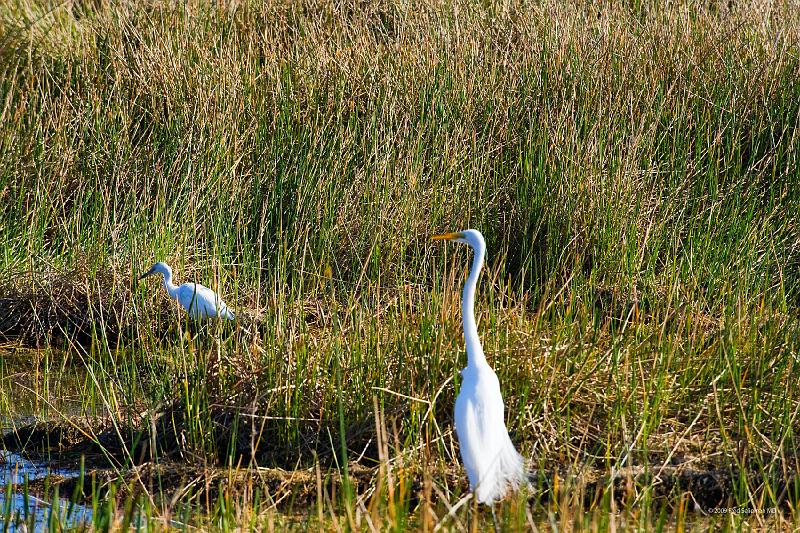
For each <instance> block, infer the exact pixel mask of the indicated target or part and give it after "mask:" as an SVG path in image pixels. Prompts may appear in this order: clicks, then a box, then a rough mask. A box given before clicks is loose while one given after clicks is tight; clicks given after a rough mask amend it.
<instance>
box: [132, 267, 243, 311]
mask: <svg viewBox="0 0 800 533" xmlns="http://www.w3.org/2000/svg"><path fill="white" fill-rule="evenodd" d="M153 274H162V275H163V276H164V288H165V289H167V292H168V293H169V296H170V298H173V299H175V300H177V301H178V303H179V304H181V307H183V308H184V309H185V310H186V312H187V313H189V316H190V317H192V318H208V317H215V316H219V317H220V318H224V319H227V320H233V319H234V318H235V315H234V314H233V311H231V310H230V309H228V306H227V305H226V304H225V302H223V301H222V298H220V297H219V296H217V293H215V292H214V291H212V290H211V289H209V288H208V287H206V286H204V285H200V284H199V283H184V284H183V285H180V286H177V285H175V284H173V283H172V269H171V268H170V267H169V265H168V264H166V263H160V262H159V263H156V264H155V265H153V267H152V268H151V269H150V270H148V271H147V272H145V273H144V274H142V275H141V276H140V277H139V279H144V278H146V277H147V276H152V275H153Z"/></svg>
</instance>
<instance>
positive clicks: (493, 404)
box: [434, 229, 527, 504]
mask: <svg viewBox="0 0 800 533" xmlns="http://www.w3.org/2000/svg"><path fill="white" fill-rule="evenodd" d="M434 239H437V240H438V239H448V240H453V241H456V242H461V243H466V244H469V245H470V247H472V249H473V251H474V254H475V255H474V257H473V259H472V269H471V270H470V273H469V277H468V278H467V281H466V283H465V284H464V292H463V294H462V301H461V312H462V316H463V322H464V341H465V344H466V347H467V367H466V368H465V369H464V370H462V371H461V377H462V381H461V390H460V391H459V393H458V397H457V398H456V407H455V426H456V434H457V435H458V443H459V447H460V449H461V460H462V461H463V462H464V467H465V468H466V470H467V476H468V477H469V484H470V488H471V489H472V491H473V492H474V494H475V496H476V497H477V499H478V501H479V502H481V503H487V504H491V503H492V502H494V501H495V500H499V499H500V498H502V497H503V496H504V495H505V494H506V492H507V491H508V489H509V488H513V489H516V488H518V487H519V485H520V484H521V483H524V482H525V481H526V479H527V475H526V471H525V461H524V459H523V458H522V456H521V455H520V454H519V453H517V450H516V449H515V448H514V444H513V443H512V442H511V438H510V437H509V436H508V430H507V429H506V424H505V416H504V415H505V413H504V411H505V409H504V406H503V396H502V394H501V393H500V382H499V381H498V379H497V374H495V373H494V370H492V367H490V366H489V363H487V362H486V358H485V357H484V355H483V347H482V346H481V341H480V339H479V338H478V328H477V326H476V324H475V289H476V287H477V285H478V277H479V276H480V273H481V269H482V268H483V257H484V254H485V252H486V243H485V242H484V240H483V235H481V233H480V232H479V231H477V230H472V229H470V230H466V231H463V232H460V233H447V234H445V235H437V236H435V237H434Z"/></svg>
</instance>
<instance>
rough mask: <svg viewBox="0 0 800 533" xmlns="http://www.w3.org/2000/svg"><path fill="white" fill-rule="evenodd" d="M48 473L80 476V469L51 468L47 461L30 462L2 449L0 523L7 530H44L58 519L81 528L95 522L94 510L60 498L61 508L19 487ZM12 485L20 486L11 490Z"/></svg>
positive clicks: (65, 526)
mask: <svg viewBox="0 0 800 533" xmlns="http://www.w3.org/2000/svg"><path fill="white" fill-rule="evenodd" d="M48 474H58V475H61V476H65V477H69V476H77V475H78V472H74V471H70V470H63V469H52V468H49V467H48V466H47V465H46V464H43V463H36V462H33V461H29V460H27V459H25V458H23V457H20V456H19V455H17V454H15V453H11V452H6V451H0V510H1V511H2V514H0V525H2V527H3V530H4V531H43V530H46V529H47V528H48V527H49V525H50V522H52V521H54V520H56V521H57V522H58V524H60V525H61V527H62V528H71V527H78V526H80V525H81V524H89V523H91V521H92V510H91V509H90V508H88V507H86V506H83V505H77V504H72V503H70V502H69V501H68V500H65V499H60V500H59V501H58V502H59V503H58V509H54V508H53V505H52V502H48V501H45V500H42V499H40V498H38V497H35V496H33V495H30V494H28V495H27V496H26V495H25V493H24V490H19V489H18V488H17V487H20V488H21V487H22V486H23V485H24V483H25V481H26V480H27V481H28V482H30V481H33V480H36V479H41V478H43V477H45V476H47V475H48ZM9 485H17V487H14V488H12V489H11V490H12V491H13V492H10V493H9V491H8V488H9Z"/></svg>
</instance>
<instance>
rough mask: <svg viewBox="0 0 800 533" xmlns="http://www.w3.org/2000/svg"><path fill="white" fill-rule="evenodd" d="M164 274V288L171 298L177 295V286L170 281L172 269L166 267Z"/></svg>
mask: <svg viewBox="0 0 800 533" xmlns="http://www.w3.org/2000/svg"><path fill="white" fill-rule="evenodd" d="M162 273H163V274H164V288H165V289H167V292H168V293H169V295H170V297H171V298H177V297H178V286H177V285H175V284H174V283H172V270H169V269H167V270H166V271H165V272H162Z"/></svg>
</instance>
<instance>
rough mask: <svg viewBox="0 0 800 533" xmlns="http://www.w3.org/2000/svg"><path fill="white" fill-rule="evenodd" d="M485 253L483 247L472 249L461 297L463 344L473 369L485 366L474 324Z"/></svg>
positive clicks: (469, 364) (476, 327)
mask: <svg viewBox="0 0 800 533" xmlns="http://www.w3.org/2000/svg"><path fill="white" fill-rule="evenodd" d="M485 252H486V249H485V247H484V246H477V247H475V248H473V253H474V255H473V258H472V268H471V269H470V272H469V277H468V278H467V282H466V283H464V292H463V293H462V295H461V315H462V322H463V323H464V343H465V344H466V347H467V366H470V367H475V366H481V365H485V364H487V363H486V357H485V356H484V355H483V347H482V346H481V340H480V338H479V337H478V326H477V324H476V323H475V290H476V289H477V286H478V277H479V276H480V275H481V269H482V268H483V256H484V253H485Z"/></svg>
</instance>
